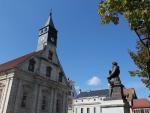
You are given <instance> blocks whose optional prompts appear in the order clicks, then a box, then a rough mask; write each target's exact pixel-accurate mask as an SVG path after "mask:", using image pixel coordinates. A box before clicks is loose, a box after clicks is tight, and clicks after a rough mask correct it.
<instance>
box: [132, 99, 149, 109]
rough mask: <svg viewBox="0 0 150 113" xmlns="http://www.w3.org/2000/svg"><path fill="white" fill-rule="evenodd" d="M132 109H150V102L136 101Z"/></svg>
mask: <svg viewBox="0 0 150 113" xmlns="http://www.w3.org/2000/svg"><path fill="white" fill-rule="evenodd" d="M132 108H133V109H134V108H150V101H149V100H147V99H134V100H133V105H132Z"/></svg>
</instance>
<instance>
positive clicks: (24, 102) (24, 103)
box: [21, 92, 27, 108]
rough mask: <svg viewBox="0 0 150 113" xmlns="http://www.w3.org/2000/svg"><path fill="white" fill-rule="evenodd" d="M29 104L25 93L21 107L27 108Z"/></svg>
mask: <svg viewBox="0 0 150 113" xmlns="http://www.w3.org/2000/svg"><path fill="white" fill-rule="evenodd" d="M26 104H27V93H26V92H23V95H22V99H21V107H23V108H25V107H26Z"/></svg>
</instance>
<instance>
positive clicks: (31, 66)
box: [28, 59, 36, 72]
mask: <svg viewBox="0 0 150 113" xmlns="http://www.w3.org/2000/svg"><path fill="white" fill-rule="evenodd" d="M35 63H36V62H35V60H34V59H30V60H29V66H28V70H29V71H31V72H34V68H35Z"/></svg>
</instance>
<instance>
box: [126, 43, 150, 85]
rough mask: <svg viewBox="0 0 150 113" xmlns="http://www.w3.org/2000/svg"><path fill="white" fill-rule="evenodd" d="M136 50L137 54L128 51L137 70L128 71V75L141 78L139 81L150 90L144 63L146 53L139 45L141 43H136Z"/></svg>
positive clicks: (146, 59)
mask: <svg viewBox="0 0 150 113" xmlns="http://www.w3.org/2000/svg"><path fill="white" fill-rule="evenodd" d="M136 49H137V52H132V51H130V50H129V54H130V56H131V58H132V59H133V61H134V63H135V64H136V66H137V67H138V68H139V70H135V71H129V73H130V75H131V76H139V77H141V80H142V82H143V83H144V84H145V86H146V87H148V88H150V81H149V78H148V72H147V67H146V65H147V64H146V63H147V61H148V56H147V51H146V50H145V47H144V46H143V45H142V44H141V42H137V47H136Z"/></svg>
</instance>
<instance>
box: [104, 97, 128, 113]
mask: <svg viewBox="0 0 150 113" xmlns="http://www.w3.org/2000/svg"><path fill="white" fill-rule="evenodd" d="M101 113H130V106H129V104H128V103H127V102H126V101H124V100H105V101H104V103H103V105H102V106H101Z"/></svg>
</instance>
